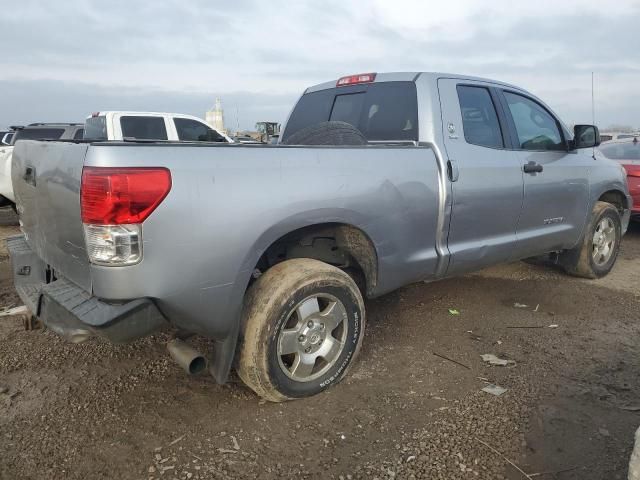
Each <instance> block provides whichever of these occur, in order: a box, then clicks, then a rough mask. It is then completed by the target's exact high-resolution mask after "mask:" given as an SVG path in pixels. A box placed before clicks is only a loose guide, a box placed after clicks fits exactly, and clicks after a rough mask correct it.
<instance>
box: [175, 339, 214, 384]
mask: <svg viewBox="0 0 640 480" xmlns="http://www.w3.org/2000/svg"><path fill="white" fill-rule="evenodd" d="M167 349H168V350H169V354H170V355H171V358H173V359H174V360H175V361H176V363H177V364H178V365H180V366H181V367H182V369H183V370H184V371H185V372H187V373H188V374H189V375H196V374H198V373H200V372H202V371H203V370H204V369H206V368H207V359H206V358H205V357H204V355H202V354H201V353H200V352H198V351H197V350H196V349H195V348H193V347H192V346H191V345H189V344H188V343H186V342H183V341H182V340H180V339H179V338H174V339H173V340H171V341H170V342H169V343H167Z"/></svg>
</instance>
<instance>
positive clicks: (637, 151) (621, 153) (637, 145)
mask: <svg viewBox="0 0 640 480" xmlns="http://www.w3.org/2000/svg"><path fill="white" fill-rule="evenodd" d="M600 151H601V152H602V154H603V155H604V156H605V157H607V158H611V159H612V160H640V140H639V141H637V142H625V143H608V144H606V145H602V146H601V147H600Z"/></svg>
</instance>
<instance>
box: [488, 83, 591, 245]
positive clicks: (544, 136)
mask: <svg viewBox="0 0 640 480" xmlns="http://www.w3.org/2000/svg"><path fill="white" fill-rule="evenodd" d="M499 93H500V95H501V102H502V103H503V105H504V110H505V111H506V113H507V118H508V121H509V125H510V134H511V136H512V143H513V144H514V148H515V154H516V156H517V158H518V162H519V166H520V168H521V169H522V170H523V176H524V202H523V208H522V215H521V216H520V220H519V222H518V228H517V235H518V248H517V250H518V257H519V258H524V257H528V256H533V255H538V254H542V253H547V252H551V251H555V250H562V249H565V248H570V247H573V246H574V245H575V244H576V242H577V241H578V239H579V237H580V235H581V233H582V228H583V226H584V224H585V222H586V218H587V214H588V213H589V212H588V204H589V180H588V179H589V166H590V165H591V164H593V158H592V154H593V152H592V149H583V150H572V151H568V146H567V138H566V132H565V131H564V129H563V128H562V125H561V123H560V122H559V120H558V119H557V118H556V116H555V115H554V114H553V113H552V112H551V111H550V110H549V109H548V108H547V107H546V106H545V105H543V104H542V103H540V102H539V101H537V100H536V99H534V98H533V97H530V96H528V95H526V94H524V93H523V92H517V91H510V90H507V89H505V90H501V91H500V92H499Z"/></svg>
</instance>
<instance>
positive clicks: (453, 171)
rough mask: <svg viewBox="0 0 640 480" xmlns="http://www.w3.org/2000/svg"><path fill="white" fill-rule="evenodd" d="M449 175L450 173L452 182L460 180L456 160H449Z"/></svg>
mask: <svg viewBox="0 0 640 480" xmlns="http://www.w3.org/2000/svg"><path fill="white" fill-rule="evenodd" d="M447 175H449V180H451V181H452V182H455V181H457V180H458V175H459V173H458V165H456V161H455V160H447Z"/></svg>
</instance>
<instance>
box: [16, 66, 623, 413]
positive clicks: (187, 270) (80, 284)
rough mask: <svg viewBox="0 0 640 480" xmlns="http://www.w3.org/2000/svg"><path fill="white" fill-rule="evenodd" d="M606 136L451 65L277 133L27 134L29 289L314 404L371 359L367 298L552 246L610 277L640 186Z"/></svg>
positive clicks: (345, 93) (60, 321)
mask: <svg viewBox="0 0 640 480" xmlns="http://www.w3.org/2000/svg"><path fill="white" fill-rule="evenodd" d="M598 143H599V133H598V130H597V128H596V127H594V126H590V125H577V126H575V128H574V131H573V132H570V131H569V130H568V129H567V128H566V127H565V126H564V125H563V124H562V122H561V121H560V120H559V119H558V117H557V116H556V115H555V114H554V113H553V112H552V111H551V109H550V108H549V107H547V106H546V105H545V104H544V103H543V102H542V101H540V100H539V99H538V98H536V97H535V96H533V95H531V94H529V93H528V92H526V91H524V90H522V89H521V88H518V87H515V86H512V85H508V84H505V83H501V82H497V81H492V80H486V79H479V78H473V77H466V76H456V75H447V74H435V73H383V74H362V75H353V76H348V77H344V78H341V79H339V80H337V81H332V82H328V83H323V84H320V85H317V86H314V87H310V88H308V89H307V90H306V91H305V92H304V94H303V95H302V97H301V98H300V100H299V101H298V102H297V104H296V106H295V107H294V109H293V111H292V112H291V115H290V117H289V119H288V121H287V123H286V126H285V128H284V130H283V133H282V137H281V144H279V145H268V146H267V145H265V146H262V145H243V144H217V143H215V144H214V143H211V144H208V143H185V142H143V141H139V142H136V141H133V142H92V141H66V142H61V141H49V142H43V141H24V142H21V143H19V144H18V145H17V147H16V149H15V153H14V155H13V186H14V190H15V193H16V201H17V209H18V212H19V215H20V225H21V229H22V232H23V235H21V236H17V237H13V238H11V239H9V241H8V245H9V249H10V253H11V257H12V262H13V271H14V279H15V285H16V288H17V290H18V292H19V294H20V297H21V298H22V299H23V300H24V302H25V304H26V305H27V306H28V307H29V309H30V310H31V311H32V312H33V314H34V315H36V316H38V317H39V318H40V319H41V320H42V321H43V322H44V323H45V324H46V325H47V326H48V327H49V328H50V329H52V330H54V331H55V332H58V333H60V334H62V335H64V336H65V337H67V338H68V339H69V340H71V341H74V342H80V341H84V340H86V339H88V338H89V337H90V336H92V335H101V336H103V337H106V338H108V339H110V340H112V341H114V342H122V341H131V340H134V339H136V338H139V337H142V336H144V335H149V334H151V333H152V332H154V331H156V330H158V329H161V328H163V327H164V326H168V325H171V326H172V327H173V328H174V331H176V332H177V333H176V334H175V335H176V340H173V341H172V342H170V351H171V352H172V354H173V356H174V357H175V358H176V359H177V360H178V361H179V363H180V364H181V365H182V366H183V367H184V368H185V369H186V370H188V371H197V370H199V369H201V368H202V367H203V366H204V364H205V360H204V357H203V356H201V355H200V354H199V353H198V352H195V351H194V350H193V349H192V348H191V347H189V345H188V344H187V343H186V342H184V339H185V338H187V337H188V336H189V335H192V334H198V335H203V336H206V337H208V338H210V339H213V340H214V342H213V343H214V348H213V351H212V352H211V353H210V354H209V355H208V365H209V370H210V372H211V373H212V375H213V376H214V377H215V379H216V380H217V381H219V382H224V381H225V380H226V379H227V376H228V374H229V371H230V369H231V367H232V366H234V367H235V369H236V370H237V372H238V373H239V375H240V377H241V378H242V379H243V380H244V382H246V384H247V385H249V386H250V387H251V388H252V389H253V390H254V391H255V392H257V393H258V394H259V395H261V396H263V397H264V398H266V399H268V400H272V401H282V400H286V399H293V398H300V397H305V396H309V395H312V394H315V393H318V392H320V391H321V390H323V389H325V388H327V387H329V386H330V385H332V384H334V383H336V382H337V381H339V380H340V379H341V378H342V377H343V376H344V375H345V373H346V371H347V370H348V368H349V366H350V365H352V364H353V362H354V359H355V358H356V356H357V354H358V350H359V348H360V345H361V342H362V339H363V335H364V329H365V307H364V302H363V297H369V298H370V297H376V296H379V295H382V294H384V293H387V292H390V291H392V290H394V289H397V288H399V287H401V286H403V285H407V284H409V283H412V282H417V281H431V280H437V279H440V278H444V277H449V276H452V275H459V274H463V273H465V272H470V271H473V270H478V269H480V268H483V267H485V266H488V265H492V264H496V263H499V262H510V261H514V260H518V259H525V258H528V257H534V256H540V255H550V256H551V258H552V259H553V260H554V261H556V262H557V263H558V264H559V265H561V266H563V267H564V268H565V270H566V271H567V272H568V273H570V274H574V275H579V276H583V277H590V278H596V277H600V276H603V275H606V274H607V273H608V272H609V271H610V270H611V268H612V266H613V264H614V262H615V260H616V256H617V253H618V249H619V246H620V241H621V238H622V235H623V234H624V233H625V231H626V229H627V225H628V222H629V209H630V207H631V199H630V197H629V195H628V191H627V186H626V180H625V174H624V171H623V170H622V168H621V167H620V166H619V165H618V164H617V163H615V162H612V161H609V160H606V159H603V158H601V157H594V155H593V150H592V148H593V147H594V146H596V145H597V144H598ZM596 158H597V159H596Z"/></svg>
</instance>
